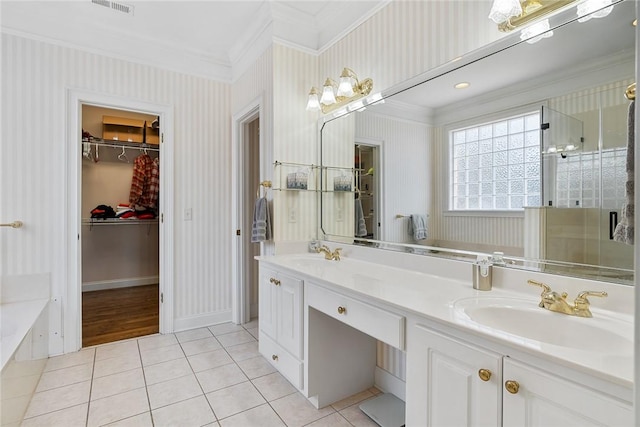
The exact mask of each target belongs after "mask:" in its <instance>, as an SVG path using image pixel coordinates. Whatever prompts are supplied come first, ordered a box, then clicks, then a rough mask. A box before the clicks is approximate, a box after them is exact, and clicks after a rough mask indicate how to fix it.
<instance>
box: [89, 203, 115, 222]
mask: <svg viewBox="0 0 640 427" xmlns="http://www.w3.org/2000/svg"><path fill="white" fill-rule="evenodd" d="M115 217H116V212H115V211H114V210H113V208H112V207H111V206H107V205H98V206H96V207H95V208H93V209H92V210H91V218H97V219H107V218H115Z"/></svg>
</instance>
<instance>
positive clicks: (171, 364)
mask: <svg viewBox="0 0 640 427" xmlns="http://www.w3.org/2000/svg"><path fill="white" fill-rule="evenodd" d="M190 374H193V371H192V370H191V367H190V366H189V362H187V359H186V358H182V359H176V360H169V361H168V362H162V363H157V364H155V365H151V366H145V367H144V377H145V381H146V383H147V386H149V385H151V384H156V383H159V382H163V381H168V380H172V379H174V378H179V377H184V376H185V375H190Z"/></svg>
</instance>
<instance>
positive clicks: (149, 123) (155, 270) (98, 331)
mask: <svg viewBox="0 0 640 427" xmlns="http://www.w3.org/2000/svg"><path fill="white" fill-rule="evenodd" d="M81 115H82V116H81V123H82V166H81V169H82V173H81V182H80V187H81V191H80V199H81V200H80V203H79V204H80V206H81V217H82V233H81V240H80V242H81V259H82V267H81V283H82V288H81V293H82V346H83V347H87V346H92V345H97V344H104V343H109V342H113V341H119V340H123V339H128V338H134V337H139V336H144V335H150V334H154V333H158V332H159V331H160V327H159V323H160V290H159V284H160V264H159V263H160V257H159V253H160V247H159V234H160V227H159V218H158V216H159V215H158V214H159V206H158V200H159V194H160V180H159V178H160V175H159V170H160V168H159V165H160V157H159V156H160V129H159V128H160V123H159V121H160V119H159V117H158V116H157V115H152V114H146V113H141V112H137V111H128V110H122V109H114V108H107V107H103V106H98V105H89V104H84V105H82V110H81Z"/></svg>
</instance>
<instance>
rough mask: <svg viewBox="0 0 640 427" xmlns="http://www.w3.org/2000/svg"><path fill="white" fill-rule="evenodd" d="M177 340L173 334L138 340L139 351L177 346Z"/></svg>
mask: <svg viewBox="0 0 640 427" xmlns="http://www.w3.org/2000/svg"><path fill="white" fill-rule="evenodd" d="M177 343H178V340H177V339H176V336H175V335H174V334H165V335H153V336H150V337H146V338H140V339H139V340H138V346H139V347H140V351H143V350H151V349H152V348H160V347H165V346H167V345H171V344H177Z"/></svg>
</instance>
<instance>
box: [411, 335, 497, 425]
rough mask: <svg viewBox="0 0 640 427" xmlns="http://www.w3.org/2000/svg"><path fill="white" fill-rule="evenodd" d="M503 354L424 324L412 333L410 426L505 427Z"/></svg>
mask: <svg viewBox="0 0 640 427" xmlns="http://www.w3.org/2000/svg"><path fill="white" fill-rule="evenodd" d="M501 385H502V356H501V355H499V354H498V353H494V352H491V351H487V350H485V349H481V348H479V347H476V346H473V345H471V344H467V343H465V342H463V341H460V340H457V339H454V338H451V337H448V336H445V335H442V334H440V333H438V332H435V331H433V330H431V329H429V328H428V327H427V326H425V325H422V324H420V323H418V324H415V325H413V326H412V327H411V329H410V330H409V331H408V336H407V383H406V387H407V391H406V393H407V398H406V399H407V401H406V417H407V418H406V421H407V426H500V418H501V417H500V411H501V407H502V405H501V403H502V402H501V400H502V390H501Z"/></svg>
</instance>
